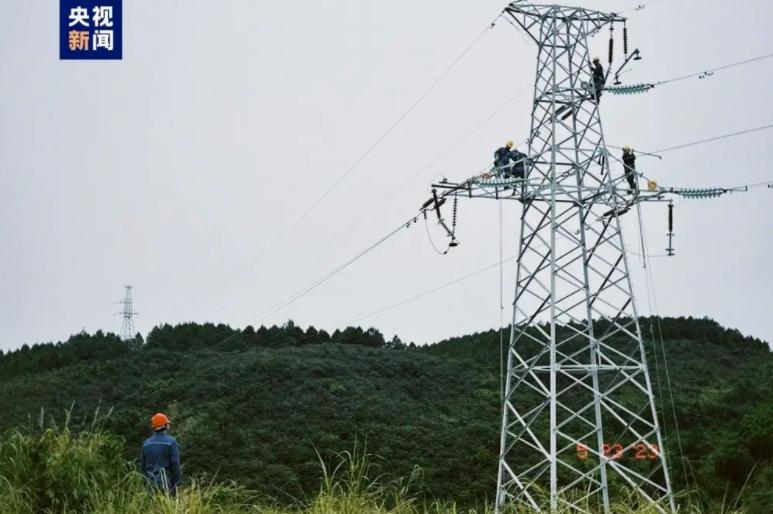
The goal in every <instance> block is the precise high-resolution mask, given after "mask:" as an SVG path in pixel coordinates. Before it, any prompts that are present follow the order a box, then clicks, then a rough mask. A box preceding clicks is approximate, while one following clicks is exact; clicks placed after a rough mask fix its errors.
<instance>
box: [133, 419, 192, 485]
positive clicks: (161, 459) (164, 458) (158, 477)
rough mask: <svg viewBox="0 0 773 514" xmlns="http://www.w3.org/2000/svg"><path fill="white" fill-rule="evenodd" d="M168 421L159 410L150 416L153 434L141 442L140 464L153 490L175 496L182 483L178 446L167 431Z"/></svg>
mask: <svg viewBox="0 0 773 514" xmlns="http://www.w3.org/2000/svg"><path fill="white" fill-rule="evenodd" d="M169 423H170V421H169V418H168V417H166V415H165V414H162V413H160V412H159V413H157V414H154V415H153V417H152V418H150V427H151V428H152V429H153V435H152V436H150V437H148V438H147V439H146V440H145V442H144V443H143V444H142V458H141V461H140V465H141V469H142V474H143V475H145V478H146V479H147V481H148V485H149V486H150V487H151V488H152V489H153V490H155V491H160V492H163V493H165V494H168V495H170V496H176V495H177V486H179V485H180V484H181V483H182V472H181V470H180V448H179V447H178V446H177V441H176V440H175V439H174V437H172V436H170V435H169V434H168V433H167V432H168V431H169Z"/></svg>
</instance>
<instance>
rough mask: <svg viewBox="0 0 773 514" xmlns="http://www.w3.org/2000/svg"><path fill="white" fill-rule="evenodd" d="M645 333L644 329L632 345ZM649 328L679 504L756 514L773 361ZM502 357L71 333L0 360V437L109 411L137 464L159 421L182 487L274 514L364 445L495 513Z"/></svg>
mask: <svg viewBox="0 0 773 514" xmlns="http://www.w3.org/2000/svg"><path fill="white" fill-rule="evenodd" d="M653 321H657V320H649V319H643V320H642V325H643V327H644V328H645V330H644V332H645V333H648V327H649V326H650V323H651V322H653ZM660 321H661V323H660V325H661V328H662V332H663V337H664V343H663V348H664V350H665V353H666V356H667V360H668V371H669V376H670V380H671V385H672V389H673V394H674V397H675V411H676V414H677V421H678V425H679V428H680V435H681V443H682V448H683V454H684V457H685V460H684V466H682V462H681V461H680V458H679V455H680V452H679V450H678V448H677V438H676V430H675V429H674V419H673V415H672V411H671V403H670V402H669V401H668V398H669V394H668V390H667V389H666V383H665V381H666V379H665V368H664V366H663V355H662V354H661V353H660V352H661V349H660V345H659V344H658V345H657V348H658V350H657V353H658V359H657V361H656V360H655V355H654V354H652V351H653V346H652V344H651V343H650V342H648V343H647V346H648V349H649V352H650V354H651V355H650V364H651V366H653V365H654V364H655V363H657V364H658V365H659V368H658V370H659V375H660V380H656V379H655V376H654V373H653V381H654V382H655V384H656V385H658V384H660V387H661V391H658V394H657V395H658V397H659V398H662V399H663V400H664V404H663V405H662V406H661V411H662V412H663V414H664V415H663V416H662V418H663V421H664V422H665V429H666V434H667V436H668V445H669V450H670V455H671V463H672V475H673V476H674V480H675V482H676V488H677V489H680V490H681V489H685V488H686V487H687V486H689V487H690V488H696V487H697V489H699V491H700V492H701V494H702V495H703V497H705V498H706V499H707V501H721V500H722V498H723V497H727V498H734V495H735V494H736V492H737V491H740V490H741V489H742V487H743V484H744V482H746V481H747V478H748V484H747V485H746V488H745V489H744V493H743V498H742V502H743V504H745V505H746V506H747V507H749V509H750V510H749V512H750V513H752V514H758V513H759V514H762V513H766V514H768V513H769V512H770V511H769V507H770V506H771V505H773V491H772V490H771V489H773V488H771V486H770V484H773V428H772V427H773V395H772V394H771V392H773V355H772V354H771V352H770V350H769V348H768V346H767V345H766V344H765V343H763V342H762V341H759V340H756V339H753V338H748V337H743V336H742V335H741V334H740V333H739V332H737V331H735V330H727V329H724V328H722V327H720V326H719V325H718V324H717V323H715V322H713V321H711V320H707V319H684V318H679V319H672V318H665V319H662V320H660ZM653 324H654V323H653ZM499 350H500V334H499V332H498V331H489V332H483V333H479V334H473V335H468V336H463V337H458V338H454V339H451V340H447V341H442V342H440V343H437V344H434V345H429V346H422V347H416V346H413V345H408V346H406V345H405V344H403V343H402V342H401V341H400V340H399V339H397V338H395V339H393V340H391V341H385V340H384V338H383V336H382V335H381V334H380V333H379V332H378V331H377V330H375V329H369V330H362V329H360V328H351V327H350V328H347V329H345V330H343V331H336V332H334V333H333V334H328V333H326V332H324V331H317V330H315V329H314V328H308V329H306V330H304V329H301V328H300V327H298V326H296V325H294V324H293V323H292V322H288V323H287V324H286V325H285V326H282V327H270V328H266V327H261V328H260V329H257V330H255V329H254V328H252V327H247V328H246V329H244V330H235V329H231V328H229V327H227V326H224V325H211V324H205V325H197V324H184V325H179V326H174V327H172V326H161V327H157V328H155V329H154V330H153V331H152V332H151V333H150V334H149V335H148V337H147V341H142V340H141V339H140V338H137V339H136V340H135V341H132V342H129V343H126V342H122V341H120V340H119V339H118V338H117V337H116V336H115V335H112V334H103V333H97V334H94V335H88V334H78V335H75V336H73V337H71V338H70V339H69V340H67V341H66V342H62V343H57V344H42V345H35V346H32V347H27V346H24V347H23V348H21V349H20V350H18V351H14V352H10V353H7V354H5V355H3V354H2V353H0V413H2V416H0V430H4V429H8V428H10V427H14V426H19V425H24V424H29V423H30V421H29V420H30V419H37V417H38V414H39V412H40V410H41V408H43V409H45V412H46V413H47V416H51V417H53V418H55V419H57V420H59V421H61V420H62V419H63V417H64V414H63V413H64V412H65V410H66V409H69V408H70V407H71V406H73V407H72V408H73V420H75V423H76V425H77V422H79V421H81V420H87V419H90V418H91V415H92V414H93V412H94V410H95V409H97V408H100V409H101V411H102V412H106V411H108V410H109V409H112V413H111V414H110V416H109V418H108V419H107V420H106V421H105V423H106V425H105V426H106V428H107V429H108V430H110V431H113V432H115V433H118V434H120V435H122V436H123V437H124V438H125V439H126V442H127V445H128V447H129V448H132V449H135V448H136V449H138V448H139V446H140V444H141V441H142V440H143V438H144V437H146V436H147V426H146V425H147V420H148V418H149V416H150V415H151V414H152V413H154V412H156V411H164V412H167V413H168V414H169V415H170V417H171V418H172V420H173V433H174V435H175V436H176V437H177V438H178V439H179V441H180V443H181V447H182V452H183V459H184V465H185V472H186V474H188V475H190V474H196V475H210V476H213V475H215V474H216V475H217V477H218V479H234V480H237V481H238V482H239V483H241V484H243V485H245V486H247V487H250V488H253V489H256V490H258V491H259V492H261V493H264V494H266V495H269V496H271V497H274V498H276V499H277V500H279V501H280V502H281V501H283V500H286V499H288V498H289V496H293V497H296V498H297V497H303V496H304V495H307V494H313V493H314V492H315V491H316V490H317V488H318V485H319V479H320V473H319V464H318V461H317V456H316V453H315V451H319V452H320V454H321V455H323V456H328V455H331V454H332V453H333V452H337V451H341V450H351V449H352V448H353V446H354V444H355V440H359V441H360V442H362V443H366V444H367V448H368V451H369V452H371V453H373V454H377V455H379V456H381V457H382V460H380V461H379V466H380V468H381V471H383V472H385V473H388V474H391V475H399V476H407V475H409V474H410V472H411V470H412V468H413V467H414V466H420V467H421V468H422V469H423V475H422V476H423V478H422V482H421V484H422V487H423V488H424V491H426V492H427V494H430V495H433V496H434V497H437V498H443V499H456V500H457V501H459V502H461V503H463V504H471V503H475V502H476V501H485V500H487V499H490V498H491V494H492V492H493V491H494V487H495V483H494V479H495V476H496V463H497V453H498V442H499V434H498V431H499V383H500V382H499V381H500V369H499V366H500V355H499ZM134 454H135V452H134V450H132V451H131V454H130V455H127V457H130V458H131V457H134V456H135V455H134ZM685 475H687V478H686V479H685ZM749 477H750V478H749ZM685 480H687V481H688V482H689V483H688V484H685Z"/></svg>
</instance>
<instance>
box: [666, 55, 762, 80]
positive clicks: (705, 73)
mask: <svg viewBox="0 0 773 514" xmlns="http://www.w3.org/2000/svg"><path fill="white" fill-rule="evenodd" d="M771 57H773V53H769V54H765V55H761V56H759V57H754V58H752V59H746V60H743V61H738V62H734V63H730V64H725V65H723V66H719V67H718V68H712V69H709V70H704V71H699V72H696V73H690V74H689V75H681V76H678V77H674V78H671V79H667V80H661V81H660V82H655V84H654V85H656V86H660V85H663V84H669V83H671V82H677V81H680V80H686V79H690V78H693V77H708V76H711V74H713V73H714V72H717V71H722V70H726V69H728V68H734V67H736V66H742V65H744V64H749V63H753V62H757V61H762V60H764V59H770V58H771Z"/></svg>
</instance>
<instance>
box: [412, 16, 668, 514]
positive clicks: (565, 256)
mask: <svg viewBox="0 0 773 514" xmlns="http://www.w3.org/2000/svg"><path fill="white" fill-rule="evenodd" d="M503 15H504V16H507V17H509V18H510V19H511V20H512V21H513V22H514V24H515V25H516V26H517V27H520V28H521V29H523V31H525V32H526V33H527V34H528V35H529V36H530V37H531V39H532V40H533V41H534V42H535V43H536V44H537V48H538V52H537V66H536V81H535V87H534V100H533V105H532V113H531V133H530V137H529V151H528V158H529V162H528V164H527V166H526V170H527V179H526V180H523V181H521V180H516V181H511V182H510V183H509V187H508V185H507V183H506V180H504V181H503V180H501V179H500V178H498V177H496V176H495V177H493V178H492V177H491V176H490V175H489V176H486V175H485V174H484V175H483V176H480V177H474V178H472V179H470V180H468V181H465V182H463V183H458V184H455V183H449V182H448V181H443V182H441V183H438V184H435V185H434V186H433V187H434V189H433V198H434V200H430V201H428V202H427V203H426V204H425V205H424V206H423V209H424V211H425V216H426V211H427V210H429V209H430V208H432V204H433V203H434V209H435V210H436V211H437V215H438V220H439V222H440V224H441V225H443V227H444V228H445V230H446V231H447V232H448V235H449V236H450V238H451V244H450V245H449V246H450V247H453V246H455V245H456V244H458V241H457V240H456V238H455V233H454V232H455V222H456V215H455V214H454V224H453V226H452V227H451V228H449V227H448V226H447V224H445V222H444V221H443V219H442V217H441V215H440V206H441V205H442V204H443V203H444V202H445V200H446V198H447V197H448V196H453V197H454V210H455V209H456V200H457V198H458V197H465V196H466V197H478V198H491V199H497V200H502V199H514V200H518V201H520V202H522V204H523V213H522V217H521V233H520V244H519V256H518V269H517V278H516V283H515V299H514V303H513V307H514V308H513V319H512V328H511V335H510V341H509V347H508V351H507V374H506V378H505V391H504V401H503V412H502V425H501V453H500V458H499V472H498V478H497V494H496V509H497V513H503V512H507V509H508V508H509V507H510V506H526V507H528V508H531V509H533V510H535V511H543V510H549V511H557V510H558V509H562V510H563V509H566V510H567V512H570V511H578V512H589V511H590V510H593V511H596V510H599V509H600V510H603V512H605V513H608V512H610V501H611V499H613V498H616V497H617V496H620V495H622V494H627V493H633V496H634V497H635V498H636V499H637V501H638V502H639V503H641V504H643V505H647V506H649V507H651V508H654V509H655V510H656V511H658V512H662V513H669V512H673V511H674V510H675V505H674V500H673V494H672V490H671V484H670V478H669V472H668V466H667V464H666V455H665V453H664V448H663V440H662V437H661V431H660V426H659V424H658V418H657V412H656V407H655V398H654V395H653V389H652V383H651V381H650V376H649V372H648V369H647V363H646V357H645V351H644V346H643V342H642V335H641V329H640V326H639V321H638V318H637V312H636V307H635V303H634V298H633V293H632V287H631V280H630V276H629V271H628V261H627V258H626V251H625V246H624V244H623V237H622V233H621V227H620V220H619V216H621V215H622V214H624V213H625V212H627V211H628V209H630V208H631V207H632V206H633V205H635V204H636V203H638V202H641V201H645V200H661V201H662V199H663V195H664V192H662V191H654V190H653V191H650V192H647V191H642V192H641V194H639V195H637V196H633V195H630V196H629V195H628V187H627V185H626V186H623V185H622V184H623V183H624V176H623V173H622V167H620V168H619V171H617V172H616V173H614V174H613V172H612V169H611V168H610V166H609V164H610V163H609V153H608V152H607V147H606V144H605V141H604V132H603V130H602V125H601V117H600V113H599V107H598V102H597V101H596V100H595V99H594V93H593V85H594V80H593V77H592V72H591V56H590V55H589V48H588V42H589V39H590V38H591V37H592V36H593V35H595V34H596V33H597V32H599V31H600V30H601V29H602V28H604V27H607V26H610V27H613V26H614V25H615V24H623V23H625V19H624V18H622V17H620V16H618V15H615V14H607V13H602V12H597V11H592V10H588V9H583V8H577V7H564V6H558V5H532V4H530V3H528V2H524V1H519V2H513V3H511V4H509V5H508V7H506V8H505V10H504V13H503ZM626 35H627V29H626ZM626 54H627V40H626ZM611 55H612V44H611V43H610V61H611ZM636 57H637V58H638V52H637V53H636ZM610 64H611V62H610ZM613 175H614V176H613ZM655 187H657V186H655ZM438 191H440V192H441V193H440V194H438ZM648 195H649V196H648Z"/></svg>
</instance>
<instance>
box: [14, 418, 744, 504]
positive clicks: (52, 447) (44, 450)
mask: <svg viewBox="0 0 773 514" xmlns="http://www.w3.org/2000/svg"><path fill="white" fill-rule="evenodd" d="M122 445H123V443H122V441H121V439H120V438H118V437H116V436H114V435H112V434H109V433H106V432H104V431H102V430H101V429H100V427H99V424H98V423H95V424H94V425H93V426H92V427H91V429H90V430H86V431H82V432H79V433H77V434H75V433H73V432H71V431H70V429H69V428H68V425H67V424H65V425H64V426H62V427H48V428H44V427H43V426H42V423H41V425H40V426H39V427H38V428H36V429H25V430H20V429H16V430H11V431H9V432H7V433H6V434H5V436H4V437H3V438H2V440H1V441H0V505H1V506H2V513H3V514H40V513H46V514H59V513H62V514H64V513H90V514H135V513H136V514H149V513H158V514H209V513H212V514H215V513H217V514H235V513H255V514H258V513H260V514H291V513H292V514H387V513H389V514H463V513H464V514H488V513H493V509H492V507H491V506H487V505H483V506H481V507H479V508H477V509H464V510H461V509H458V508H457V507H456V506H455V505H454V504H452V503H450V504H449V503H429V504H428V503H426V502H425V501H420V500H419V499H418V497H417V496H414V495H413V494H412V484H413V482H414V480H416V479H417V478H418V476H419V475H420V471H419V470H418V469H416V470H415V472H414V473H413V474H412V476H410V477H406V478H401V479H387V478H385V477H380V476H373V469H372V466H371V461H372V458H373V457H372V456H370V455H367V454H366V453H365V452H363V451H361V449H355V450H354V451H353V452H351V453H349V452H344V453H342V454H340V455H339V456H338V459H337V461H336V462H335V463H334V464H333V465H330V466H328V465H325V464H324V463H323V462H322V460H321V459H320V477H321V480H320V483H321V485H320V488H319V490H318V491H317V493H316V494H315V495H313V496H312V497H311V498H298V499H296V500H295V502H294V505H293V506H290V507H287V506H281V507H280V506H278V505H277V504H276V503H275V502H273V501H271V500H268V499H265V498H260V497H258V496H257V495H256V494H255V493H253V492H251V491H249V490H247V489H245V488H242V487H239V486H238V485H236V484H234V483H225V484H224V483H216V482H214V481H212V482H208V483H202V482H197V481H196V480H191V481H189V482H188V483H187V484H186V485H185V487H183V488H182V489H181V491H180V494H179V495H178V498H169V497H167V496H164V495H159V494H150V493H149V492H148V490H147V489H146V487H145V483H144V479H143V477H142V476H141V475H140V474H139V473H138V472H137V469H136V464H134V463H131V462H126V461H125V460H123V457H122V455H123V451H122V449H123V448H122ZM508 512H510V513H512V514H517V513H520V512H526V511H521V510H515V509H514V510H511V511H508ZM615 512H616V513H619V514H650V513H653V514H654V512H655V511H654V510H650V509H647V508H640V507H636V506H635V505H633V504H631V503H630V502H627V501H625V500H620V501H618V502H617V503H616V505H615ZM682 512H686V513H688V514H699V513H704V512H707V511H702V510H700V509H698V508H696V507H691V506H689V505H683V508H682ZM717 512H721V513H722V514H725V513H728V514H730V513H735V514H741V513H742V511H740V510H733V509H732V508H722V509H721V510H719V511H717ZM567 514H568V513H567Z"/></svg>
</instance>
